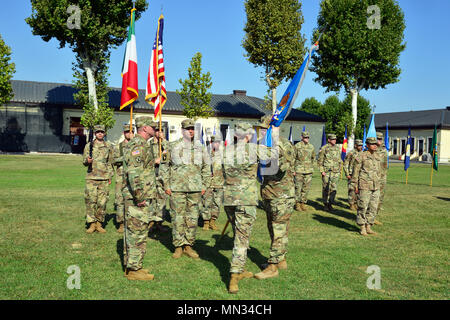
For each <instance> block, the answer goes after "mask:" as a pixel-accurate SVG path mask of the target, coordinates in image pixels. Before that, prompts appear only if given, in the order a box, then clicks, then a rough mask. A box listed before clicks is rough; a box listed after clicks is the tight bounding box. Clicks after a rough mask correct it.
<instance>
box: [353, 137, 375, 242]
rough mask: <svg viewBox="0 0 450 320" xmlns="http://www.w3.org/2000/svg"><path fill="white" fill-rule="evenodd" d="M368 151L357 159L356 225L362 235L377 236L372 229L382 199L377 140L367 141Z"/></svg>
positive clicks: (355, 178)
mask: <svg viewBox="0 0 450 320" xmlns="http://www.w3.org/2000/svg"><path fill="white" fill-rule="evenodd" d="M366 144H367V148H368V150H367V151H364V152H362V153H361V154H359V155H358V156H357V157H356V158H355V166H354V168H353V175H352V182H353V183H355V186H356V187H355V193H356V194H357V195H358V198H357V199H358V200H357V201H358V213H357V216H356V223H357V224H358V225H359V226H360V228H361V231H360V234H361V235H363V236H366V235H367V234H376V232H375V231H373V230H372V229H371V226H372V225H373V223H374V221H375V217H376V214H377V208H378V201H379V198H380V169H381V168H380V166H381V161H380V155H379V154H378V153H377V152H376V150H377V147H378V145H377V139H376V138H374V137H370V138H367V139H366Z"/></svg>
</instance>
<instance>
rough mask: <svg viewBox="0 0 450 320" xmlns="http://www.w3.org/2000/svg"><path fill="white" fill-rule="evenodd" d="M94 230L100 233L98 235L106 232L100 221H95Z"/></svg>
mask: <svg viewBox="0 0 450 320" xmlns="http://www.w3.org/2000/svg"><path fill="white" fill-rule="evenodd" d="M95 228H96V229H97V231H98V232H100V233H106V230H105V229H103V227H102V223H101V222H100V221H97V224H96V226H95Z"/></svg>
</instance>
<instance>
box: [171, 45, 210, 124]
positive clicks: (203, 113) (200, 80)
mask: <svg viewBox="0 0 450 320" xmlns="http://www.w3.org/2000/svg"><path fill="white" fill-rule="evenodd" d="M178 81H179V82H180V84H181V86H182V87H181V90H178V89H177V93H178V94H179V95H180V96H181V102H180V103H181V104H182V105H183V106H184V109H183V115H185V116H186V117H188V118H190V119H197V118H208V117H210V116H211V115H213V110H212V108H211V106H210V105H209V104H210V102H211V93H210V92H208V90H209V89H210V88H211V86H212V81H211V74H210V73H209V72H207V73H202V54H201V53H200V52H197V53H196V54H195V55H194V56H193V57H192V60H191V66H190V68H189V69H188V78H187V79H186V80H181V79H179V80H178Z"/></svg>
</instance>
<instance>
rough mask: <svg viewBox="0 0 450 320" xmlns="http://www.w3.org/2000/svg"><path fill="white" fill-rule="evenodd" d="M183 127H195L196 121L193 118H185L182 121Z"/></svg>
mask: <svg viewBox="0 0 450 320" xmlns="http://www.w3.org/2000/svg"><path fill="white" fill-rule="evenodd" d="M181 127H182V128H183V129H187V128H195V121H194V120H192V119H184V120H183V121H181Z"/></svg>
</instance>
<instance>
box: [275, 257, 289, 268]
mask: <svg viewBox="0 0 450 320" xmlns="http://www.w3.org/2000/svg"><path fill="white" fill-rule="evenodd" d="M277 268H278V269H280V270H286V269H287V261H286V259H284V260H283V261H281V262H278V263H277Z"/></svg>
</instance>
